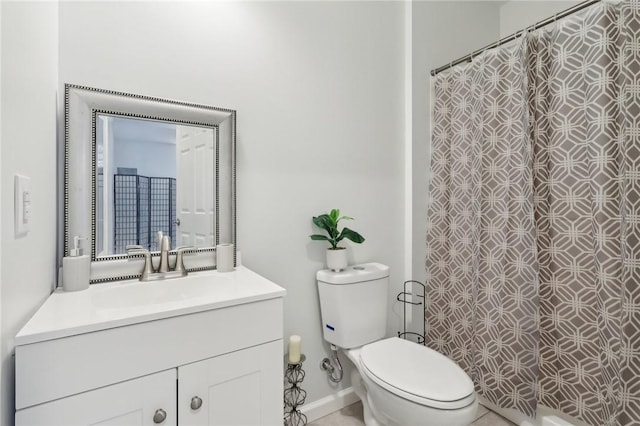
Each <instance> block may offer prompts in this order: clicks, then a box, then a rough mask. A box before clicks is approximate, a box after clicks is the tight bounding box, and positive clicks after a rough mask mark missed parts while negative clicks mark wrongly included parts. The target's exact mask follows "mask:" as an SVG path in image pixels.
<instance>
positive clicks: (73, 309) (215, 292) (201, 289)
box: [15, 266, 286, 345]
mask: <svg viewBox="0 0 640 426" xmlns="http://www.w3.org/2000/svg"><path fill="white" fill-rule="evenodd" d="M285 295H286V290H285V289H284V288H282V287H280V286H278V285H276V284H274V283H273V282H271V281H269V280H267V279H266V278H264V277H262V276H260V275H258V274H256V273H255V272H253V271H251V270H249V269H247V268H245V267H244V266H238V267H237V268H236V270H235V271H233V272H224V273H221V272H218V271H215V270H212V271H204V272H192V273H190V274H189V275H188V276H187V277H184V278H176V279H170V280H164V281H151V282H140V281H138V280H128V281H119V282H114V283H107V284H94V285H91V286H89V289H87V290H82V291H77V292H64V291H62V290H56V291H55V292H54V293H53V294H51V296H49V298H48V299H47V300H46V301H45V303H44V304H43V305H42V306H41V307H40V309H39V310H38V311H37V312H36V313H35V315H34V316H33V317H32V318H31V319H30V320H29V322H28V323H27V324H26V325H25V326H24V327H23V328H22V330H20V332H18V334H17V335H16V338H15V344H16V345H27V344H31V343H36V342H41V341H44V340H51V339H58V338H61V337H67V336H73V335H77V334H83V333H90V332H93V331H99V330H106V329H109V328H114V327H122V326H126V325H131V324H136V323H140V322H146V321H153V320H158V319H163V318H169V317H175V316H178V315H185V314H192V313H196V312H202V311H208V310H212V309H219V308H224V307H228V306H234V305H240V304H244V303H250V302H257V301H260V300H267V299H273V298H278V297H284V296H285Z"/></svg>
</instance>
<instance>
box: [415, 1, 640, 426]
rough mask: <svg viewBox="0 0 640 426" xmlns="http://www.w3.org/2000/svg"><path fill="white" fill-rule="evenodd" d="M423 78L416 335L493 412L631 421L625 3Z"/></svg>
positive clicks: (628, 21)
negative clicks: (425, 151)
mask: <svg viewBox="0 0 640 426" xmlns="http://www.w3.org/2000/svg"><path fill="white" fill-rule="evenodd" d="M433 86H434V105H433V132H432V133H433V134H432V144H433V148H432V178H431V188H430V207H429V221H428V222H429V227H428V235H427V243H428V252H427V270H428V272H429V279H428V286H427V292H428V296H427V299H428V300H427V307H426V316H425V317H426V321H427V339H426V344H427V345H428V346H430V347H433V348H435V349H437V350H439V351H441V352H443V353H445V354H446V355H448V356H450V357H451V358H453V359H454V360H455V361H457V362H458V363H459V364H460V365H461V366H462V367H463V368H464V369H465V370H466V371H467V372H468V373H469V374H470V375H471V376H472V377H473V379H474V381H475V383H476V388H477V390H478V392H479V393H480V394H481V395H483V396H484V397H486V398H487V399H488V400H490V401H491V402H493V403H495V404H497V405H498V406H501V407H504V408H516V409H518V410H520V411H522V412H524V413H525V414H528V415H530V416H533V415H534V414H535V410H536V405H537V403H542V404H544V405H546V406H549V407H552V408H556V409H558V410H561V411H563V412H565V413H567V414H569V415H571V416H574V417H576V418H579V419H581V420H583V421H585V422H587V423H589V424H592V425H597V426H600V425H612V426H613V425H640V5H639V4H638V2H636V1H631V0H625V1H623V2H618V3H615V4H614V3H611V2H602V3H599V4H597V5H594V6H592V7H590V8H588V9H585V10H584V11H582V12H580V13H578V14H575V15H573V16H571V17H569V18H567V19H565V20H563V21H561V22H559V23H558V24H557V25H555V26H554V27H553V28H551V29H547V30H541V31H537V32H533V33H529V34H527V35H526V36H525V37H523V38H522V39H521V40H519V41H517V42H516V43H514V44H512V45H510V46H505V47H500V48H497V49H493V50H491V51H487V52H484V53H483V54H482V55H480V56H479V57H477V58H474V60H473V61H472V62H471V63H469V64H465V65H462V66H458V67H455V68H454V69H452V70H451V71H449V72H446V73H441V74H439V75H438V76H436V77H435V78H434V81H433Z"/></svg>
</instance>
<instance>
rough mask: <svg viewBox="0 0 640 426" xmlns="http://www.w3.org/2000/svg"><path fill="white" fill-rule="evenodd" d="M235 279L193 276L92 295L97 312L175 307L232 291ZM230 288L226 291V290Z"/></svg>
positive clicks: (113, 288) (111, 288)
mask: <svg viewBox="0 0 640 426" xmlns="http://www.w3.org/2000/svg"><path fill="white" fill-rule="evenodd" d="M232 285H233V280H232V279H231V277H229V276H226V275H223V274H217V276H216V277H215V278H214V277H212V276H211V274H204V275H203V274H200V275H198V274H192V275H188V276H186V277H183V278H176V279H170V280H164V281H149V282H135V283H127V284H122V285H113V286H100V287H101V288H98V289H97V290H98V291H95V292H94V293H93V294H92V295H91V303H92V304H93V306H95V307H96V308H105V309H130V308H136V307H144V306H149V305H162V304H175V303H180V302H184V301H188V300H189V299H195V298H199V297H205V296H206V295H207V294H208V293H210V292H211V291H213V289H212V287H213V286H215V287H216V289H215V291H216V292H225V291H229V290H231V288H229V287H230V286H232ZM225 286H226V287H227V288H226V289H225V288H223V287H225Z"/></svg>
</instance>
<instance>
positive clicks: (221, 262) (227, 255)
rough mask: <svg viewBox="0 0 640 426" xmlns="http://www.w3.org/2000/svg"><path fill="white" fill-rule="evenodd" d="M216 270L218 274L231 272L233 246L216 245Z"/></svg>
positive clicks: (229, 244)
mask: <svg viewBox="0 0 640 426" xmlns="http://www.w3.org/2000/svg"><path fill="white" fill-rule="evenodd" d="M216 268H217V269H218V272H231V271H233V244H231V243H228V244H218V245H217V246H216Z"/></svg>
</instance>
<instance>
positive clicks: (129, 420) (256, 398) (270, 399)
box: [16, 342, 282, 426]
mask: <svg viewBox="0 0 640 426" xmlns="http://www.w3.org/2000/svg"><path fill="white" fill-rule="evenodd" d="M281 352H282V343H281V342H271V343H266V344H263V345H258V346H255V347H253V348H248V349H243V350H240V351H237V352H232V353H230V354H225V355H220V356H217V357H213V358H210V359H206V360H204V361H199V362H194V363H192V364H188V365H184V366H180V367H178V368H177V369H171V370H167V371H163V372H160V373H156V374H151V375H149V376H145V377H140V378H138V379H133V380H127V381H125V382H123V383H117V384H115V385H110V386H106V387H104V388H100V389H95V390H91V391H88V392H84V393H81V394H79V395H73V396H69V397H66V398H62V399H59V400H56V401H51V402H47V403H44V404H40V405H37V406H35V407H30V408H26V409H24V410H19V411H18V412H17V413H16V425H17V426H20V425H31V426H51V425H53V424H56V425H65V426H67V425H68V426H75V425H101V426H106V425H113V426H147V425H148V426H150V425H156V424H159V425H166V426H175V425H177V424H178V419H180V421H179V424H180V425H181V426H196V425H197V426H204V425H224V426H232V425H238V426H240V425H280V424H281V422H282V398H281V391H280V389H279V387H278V386H276V384H277V383H278V382H279V381H281V379H280V377H279V375H278V372H279V370H280V369H281V368H282V358H281V357H280V354H281ZM176 380H177V386H176ZM176 388H177V392H176Z"/></svg>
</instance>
